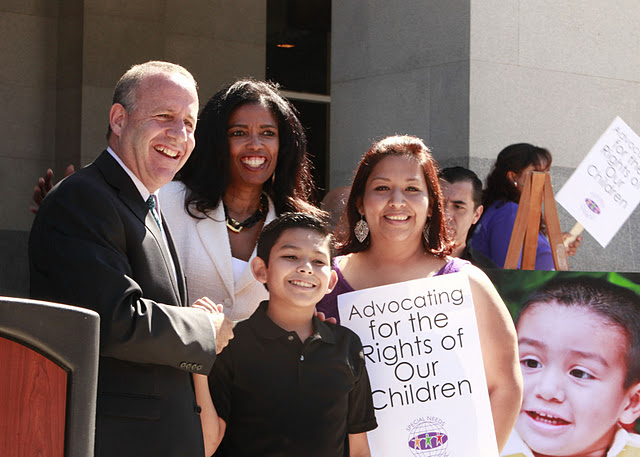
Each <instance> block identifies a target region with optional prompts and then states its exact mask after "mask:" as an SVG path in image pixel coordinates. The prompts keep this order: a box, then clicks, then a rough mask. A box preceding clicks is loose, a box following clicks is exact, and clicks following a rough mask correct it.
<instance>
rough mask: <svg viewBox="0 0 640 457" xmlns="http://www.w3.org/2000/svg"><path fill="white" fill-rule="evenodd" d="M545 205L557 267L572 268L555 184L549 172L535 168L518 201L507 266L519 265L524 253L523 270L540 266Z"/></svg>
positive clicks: (546, 221)
mask: <svg viewBox="0 0 640 457" xmlns="http://www.w3.org/2000/svg"><path fill="white" fill-rule="evenodd" d="M543 205H544V223H545V226H546V228H547V236H548V238H549V244H550V245H551V254H552V256H553V263H554V265H555V267H556V270H564V271H567V270H569V263H568V262H567V251H566V249H565V246H564V243H563V241H562V231H561V230H560V220H559V219H558V209H557V207H556V200H555V198H554V196H553V188H552V187H551V176H550V175H549V172H548V171H547V172H539V171H532V172H531V173H530V174H529V175H527V176H526V177H525V181H524V188H523V189H522V195H521V196H520V202H519V204H518V212H517V213H516V221H515V223H514V224H513V231H512V232H511V241H510V242H509V249H508V250H507V257H506V259H505V262H504V268H505V269H512V270H515V269H517V268H518V261H519V259H520V253H522V264H521V269H522V270H533V269H535V265H536V249H537V247H538V233H539V231H540V217H541V215H542V214H543V213H542V207H543Z"/></svg>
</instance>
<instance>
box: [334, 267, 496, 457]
mask: <svg viewBox="0 0 640 457" xmlns="http://www.w3.org/2000/svg"><path fill="white" fill-rule="evenodd" d="M338 310H339V313H340V320H341V324H342V325H344V326H345V327H349V328H350V329H352V330H353V331H354V332H356V333H357V334H358V336H360V339H361V340H362V344H363V347H364V354H365V360H366V364H367V371H368V372H369V378H370V380H371V390H372V392H373V403H374V407H375V408H376V418H377V420H378V428H377V429H376V430H374V431H372V432H369V433H368V437H369V444H370V447H371V455H372V456H374V457H387V456H393V457H402V456H408V457H411V456H416V457H444V456H479V457H497V456H498V448H497V445H496V438H495V432H494V429H493V419H492V416H491V405H490V403H489V394H488V391H487V382H486V379H485V374H484V366H483V364H482V352H481V351H480V340H479V337H478V328H477V323H476V315H475V311H474V308H473V301H472V297H471V289H470V287H469V280H468V279H467V276H466V275H465V274H464V273H452V274H448V275H442V276H437V277H433V278H429V279H419V280H415V281H408V282H403V283H398V284H391V285H388V286H381V287H374V288H371V289H364V290H360V291H356V292H350V293H346V294H342V295H340V296H338Z"/></svg>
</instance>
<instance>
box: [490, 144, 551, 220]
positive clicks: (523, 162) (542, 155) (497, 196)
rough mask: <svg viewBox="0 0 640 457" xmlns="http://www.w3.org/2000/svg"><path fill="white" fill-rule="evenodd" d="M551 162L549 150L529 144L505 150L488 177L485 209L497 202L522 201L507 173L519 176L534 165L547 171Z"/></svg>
mask: <svg viewBox="0 0 640 457" xmlns="http://www.w3.org/2000/svg"><path fill="white" fill-rule="evenodd" d="M551 160H552V158H551V153H550V152H549V151H548V150H546V149H544V148H541V147H538V146H533V145H532V144H529V143H517V144H511V145H509V146H507V147H506V148H504V149H503V150H502V151H500V154H498V158H497V159H496V163H495V164H493V168H492V169H491V173H489V176H487V187H486V188H485V190H484V191H483V193H482V204H483V205H484V207H485V209H486V208H488V207H489V206H490V205H491V204H492V203H493V202H496V201H502V202H508V201H510V202H514V203H518V202H519V201H520V192H519V191H518V189H517V188H516V187H515V186H514V185H513V182H512V181H511V180H510V179H509V178H507V172H509V171H513V172H514V173H516V174H518V173H520V172H521V171H522V170H524V169H525V168H527V167H528V166H529V165H533V166H534V167H535V169H536V170H538V171H542V170H546V169H548V168H549V167H550V166H551Z"/></svg>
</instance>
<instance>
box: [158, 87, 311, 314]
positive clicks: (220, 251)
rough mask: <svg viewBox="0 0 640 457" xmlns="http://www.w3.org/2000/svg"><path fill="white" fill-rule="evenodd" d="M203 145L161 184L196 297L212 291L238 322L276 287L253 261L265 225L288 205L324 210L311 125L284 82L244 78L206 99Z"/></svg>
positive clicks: (200, 130)
mask: <svg viewBox="0 0 640 457" xmlns="http://www.w3.org/2000/svg"><path fill="white" fill-rule="evenodd" d="M195 135H196V147H195V149H194V151H193V153H192V155H191V157H190V158H189V160H188V161H187V163H186V164H185V166H184V167H183V168H182V170H181V171H180V173H179V174H178V176H177V181H174V182H172V183H170V184H168V185H166V186H164V187H163V188H162V189H161V191H160V202H161V206H162V208H161V209H162V213H163V215H164V217H165V218H166V219H167V223H168V224H169V227H170V229H171V235H172V237H173V241H174V243H175V244H176V246H177V249H178V253H179V255H180V261H181V263H182V266H183V268H184V271H185V275H186V278H187V292H188V295H189V297H188V298H189V303H191V302H192V301H193V300H195V299H196V298H199V297H205V296H206V297H209V298H210V299H211V300H213V301H214V302H215V303H218V304H222V305H224V312H225V314H226V315H227V316H228V317H229V318H231V319H232V320H234V321H238V320H242V319H246V318H248V317H249V316H250V315H251V314H252V313H253V311H255V309H256V307H257V306H258V304H259V303H260V301H262V300H265V299H267V297H268V294H267V291H266V290H265V288H264V287H263V285H262V284H261V283H259V282H258V281H256V280H255V279H254V278H253V275H252V274H251V269H250V268H249V263H250V261H251V259H252V258H253V257H254V256H255V246H256V242H257V239H258V234H259V233H260V230H261V229H262V227H263V226H264V225H265V224H266V223H268V222H270V221H271V220H272V219H274V218H275V217H276V216H277V215H278V214H281V213H283V212H287V211H306V212H312V213H319V212H320V210H319V209H317V208H316V207H315V206H313V205H312V204H311V203H310V199H311V197H312V195H313V192H314V189H315V187H314V184H313V180H312V177H311V172H310V162H309V158H308V156H307V151H306V148H307V141H306V136H305V133H304V129H303V128H302V125H301V123H300V121H299V120H298V117H297V116H296V111H295V108H294V107H293V106H292V105H291V104H290V103H289V102H288V101H287V100H286V99H285V98H284V97H282V96H281V95H280V94H279V92H278V88H277V86H276V85H274V84H271V83H266V82H262V81H255V80H240V81H237V82H235V83H233V84H231V85H230V86H227V87H225V88H223V89H222V90H220V91H219V92H217V93H216V94H215V95H214V96H213V97H212V98H211V99H210V100H209V102H208V103H207V104H206V105H205V107H204V109H203V110H202V113H201V115H200V119H199V120H198V125H197V128H196V133H195Z"/></svg>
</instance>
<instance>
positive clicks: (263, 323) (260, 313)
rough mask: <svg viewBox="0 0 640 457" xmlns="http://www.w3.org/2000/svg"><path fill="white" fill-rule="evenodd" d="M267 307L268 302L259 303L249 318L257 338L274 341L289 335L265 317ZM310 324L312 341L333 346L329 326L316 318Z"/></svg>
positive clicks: (333, 340)
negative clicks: (319, 341) (311, 324)
mask: <svg viewBox="0 0 640 457" xmlns="http://www.w3.org/2000/svg"><path fill="white" fill-rule="evenodd" d="M268 307H269V300H265V301H263V302H261V303H260V305H259V306H258V308H257V309H256V311H255V312H254V314H253V316H251V321H252V326H253V328H254V329H255V331H256V333H257V334H258V336H260V337H262V338H267V339H271V340H275V339H277V338H282V337H284V336H288V335H289V334H291V333H292V332H287V331H286V330H285V329H283V328H282V327H280V326H278V325H277V324H276V323H275V322H273V321H272V320H271V319H270V318H269V316H267V308H268ZM312 322H313V334H312V335H311V337H310V338H311V339H312V340H321V341H323V342H325V343H329V344H335V342H336V339H335V337H334V335H333V332H332V331H331V328H330V327H329V325H327V324H326V323H325V322H322V321H321V320H320V319H318V318H317V317H316V316H313V318H312Z"/></svg>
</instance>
